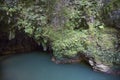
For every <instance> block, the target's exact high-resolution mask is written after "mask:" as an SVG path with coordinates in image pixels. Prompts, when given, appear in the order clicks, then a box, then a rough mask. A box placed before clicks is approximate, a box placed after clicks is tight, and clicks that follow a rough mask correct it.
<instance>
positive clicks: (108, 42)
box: [52, 29, 119, 65]
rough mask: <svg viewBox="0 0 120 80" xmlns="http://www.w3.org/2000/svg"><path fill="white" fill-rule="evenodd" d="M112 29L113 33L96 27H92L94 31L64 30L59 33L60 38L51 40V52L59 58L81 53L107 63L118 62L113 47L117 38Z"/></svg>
mask: <svg viewBox="0 0 120 80" xmlns="http://www.w3.org/2000/svg"><path fill="white" fill-rule="evenodd" d="M112 31H113V32H114V33H112V34H113V35H111V34H108V33H107V32H106V31H105V30H102V31H101V30H97V29H94V33H91V31H89V30H82V31H72V30H65V31H63V33H61V38H59V39H58V38H57V39H56V40H54V41H53V42H52V49H53V52H54V53H53V54H54V56H56V57H57V58H58V59H61V58H64V57H67V58H72V57H75V56H77V54H81V53H82V54H85V55H89V56H91V57H93V58H95V59H96V60H100V61H102V62H103V63H107V64H109V65H111V64H113V63H116V64H118V62H119V57H115V56H116V55H119V52H116V47H115V45H116V43H117V42H118V40H117V37H116V36H115V33H116V31H115V30H114V29H113V30H112ZM116 60H117V62H116Z"/></svg>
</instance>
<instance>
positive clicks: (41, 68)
mask: <svg viewBox="0 0 120 80" xmlns="http://www.w3.org/2000/svg"><path fill="white" fill-rule="evenodd" d="M0 67H1V70H2V76H1V79H0V80H120V76H116V75H109V74H105V73H100V72H94V71H93V70H92V69H91V68H90V67H88V66H86V65H83V64H55V63H53V62H52V61H51V58H50V55H48V54H46V53H40V52H32V53H27V54H19V55H14V56H11V57H9V58H7V59H5V60H3V61H2V62H1V66H0Z"/></svg>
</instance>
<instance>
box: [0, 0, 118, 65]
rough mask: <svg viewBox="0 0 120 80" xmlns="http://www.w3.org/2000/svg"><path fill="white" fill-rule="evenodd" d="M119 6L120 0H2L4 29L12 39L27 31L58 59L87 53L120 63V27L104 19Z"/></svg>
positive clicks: (106, 60) (105, 61)
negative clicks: (20, 32)
mask: <svg viewBox="0 0 120 80" xmlns="http://www.w3.org/2000/svg"><path fill="white" fill-rule="evenodd" d="M118 9H120V1H119V0H0V23H2V24H3V26H4V27H3V28H1V30H2V31H4V32H7V33H8V35H9V40H11V39H13V38H15V31H16V30H20V31H24V32H25V33H26V34H27V35H29V36H30V37H32V38H34V40H35V41H36V42H37V43H38V44H39V45H42V46H43V48H44V50H47V49H48V48H49V49H51V50H53V54H54V56H55V57H57V58H58V59H61V58H64V57H67V58H71V57H75V56H76V55H77V54H79V53H83V54H86V55H89V56H92V57H94V58H95V59H96V60H100V61H102V62H103V63H107V64H110V65H113V64H120V58H119V57H120V49H119V45H118V44H119V42H120V41H119V30H118V29H116V28H115V26H114V25H112V26H109V25H106V23H105V21H104V20H105V19H106V17H109V14H110V13H111V12H112V11H115V10H118ZM119 19H120V18H119Z"/></svg>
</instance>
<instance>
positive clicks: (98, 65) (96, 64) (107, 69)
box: [51, 55, 120, 75]
mask: <svg viewBox="0 0 120 80" xmlns="http://www.w3.org/2000/svg"><path fill="white" fill-rule="evenodd" d="M51 61H53V62H54V63H56V64H70V63H81V62H82V61H84V62H87V63H88V64H89V65H90V66H91V68H92V69H93V71H98V72H104V73H107V74H114V75H120V70H118V69H113V67H112V66H109V65H105V64H103V63H102V62H100V61H96V60H95V59H94V58H92V57H88V56H85V55H81V56H79V57H78V56H77V57H74V58H64V59H63V58H62V59H57V58H56V57H52V58H51Z"/></svg>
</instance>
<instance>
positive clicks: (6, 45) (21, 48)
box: [0, 32, 37, 55]
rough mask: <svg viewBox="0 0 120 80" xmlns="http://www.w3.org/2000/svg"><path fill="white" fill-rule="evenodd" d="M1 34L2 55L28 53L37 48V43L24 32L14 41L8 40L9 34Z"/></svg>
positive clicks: (0, 50) (0, 51)
mask: <svg viewBox="0 0 120 80" xmlns="http://www.w3.org/2000/svg"><path fill="white" fill-rule="evenodd" d="M0 34H1V35H0V55H8V54H13V53H21V52H28V51H32V50H35V49H36V48H37V43H36V42H35V41H34V40H33V39H32V38H30V37H28V36H27V35H26V34H25V33H24V32H17V33H16V37H15V39H12V40H9V39H8V34H7V33H5V32H0Z"/></svg>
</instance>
